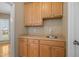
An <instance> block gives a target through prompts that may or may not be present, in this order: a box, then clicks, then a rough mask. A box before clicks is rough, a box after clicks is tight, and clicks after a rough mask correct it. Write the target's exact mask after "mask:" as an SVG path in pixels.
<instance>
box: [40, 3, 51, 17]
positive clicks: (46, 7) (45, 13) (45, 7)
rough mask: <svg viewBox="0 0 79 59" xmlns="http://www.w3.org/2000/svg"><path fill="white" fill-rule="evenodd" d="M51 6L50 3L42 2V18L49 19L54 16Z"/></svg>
mask: <svg viewBox="0 0 79 59" xmlns="http://www.w3.org/2000/svg"><path fill="white" fill-rule="evenodd" d="M51 4H52V3H50V2H41V5H42V6H41V9H42V18H48V17H50V16H51V14H52V12H51V11H52V10H51Z"/></svg>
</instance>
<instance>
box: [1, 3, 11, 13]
mask: <svg viewBox="0 0 79 59" xmlns="http://www.w3.org/2000/svg"><path fill="white" fill-rule="evenodd" d="M10 11H11V5H10V4H8V3H5V2H0V13H4V14H10Z"/></svg>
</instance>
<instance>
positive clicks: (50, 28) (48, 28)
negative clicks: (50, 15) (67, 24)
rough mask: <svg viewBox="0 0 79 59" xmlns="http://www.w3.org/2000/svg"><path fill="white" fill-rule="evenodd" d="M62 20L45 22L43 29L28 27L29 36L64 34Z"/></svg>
mask: <svg viewBox="0 0 79 59" xmlns="http://www.w3.org/2000/svg"><path fill="white" fill-rule="evenodd" d="M62 23H63V22H62V20H61V19H57V20H56V19H55V20H54V19H53V20H44V25H43V26H42V27H27V28H26V29H27V31H28V32H27V34H28V35H49V34H54V35H55V34H58V35H61V34H62V25H63V24H62Z"/></svg>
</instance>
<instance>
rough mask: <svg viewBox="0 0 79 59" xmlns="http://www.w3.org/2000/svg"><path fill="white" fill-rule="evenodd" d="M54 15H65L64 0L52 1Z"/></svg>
mask: <svg viewBox="0 0 79 59" xmlns="http://www.w3.org/2000/svg"><path fill="white" fill-rule="evenodd" d="M52 16H53V17H60V16H63V3H62V2H52Z"/></svg>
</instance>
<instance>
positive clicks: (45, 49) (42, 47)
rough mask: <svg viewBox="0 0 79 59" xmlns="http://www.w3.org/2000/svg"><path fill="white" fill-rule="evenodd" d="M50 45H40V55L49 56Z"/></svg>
mask: <svg viewBox="0 0 79 59" xmlns="http://www.w3.org/2000/svg"><path fill="white" fill-rule="evenodd" d="M50 52H51V51H50V46H48V45H40V57H50V56H51V55H50Z"/></svg>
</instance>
